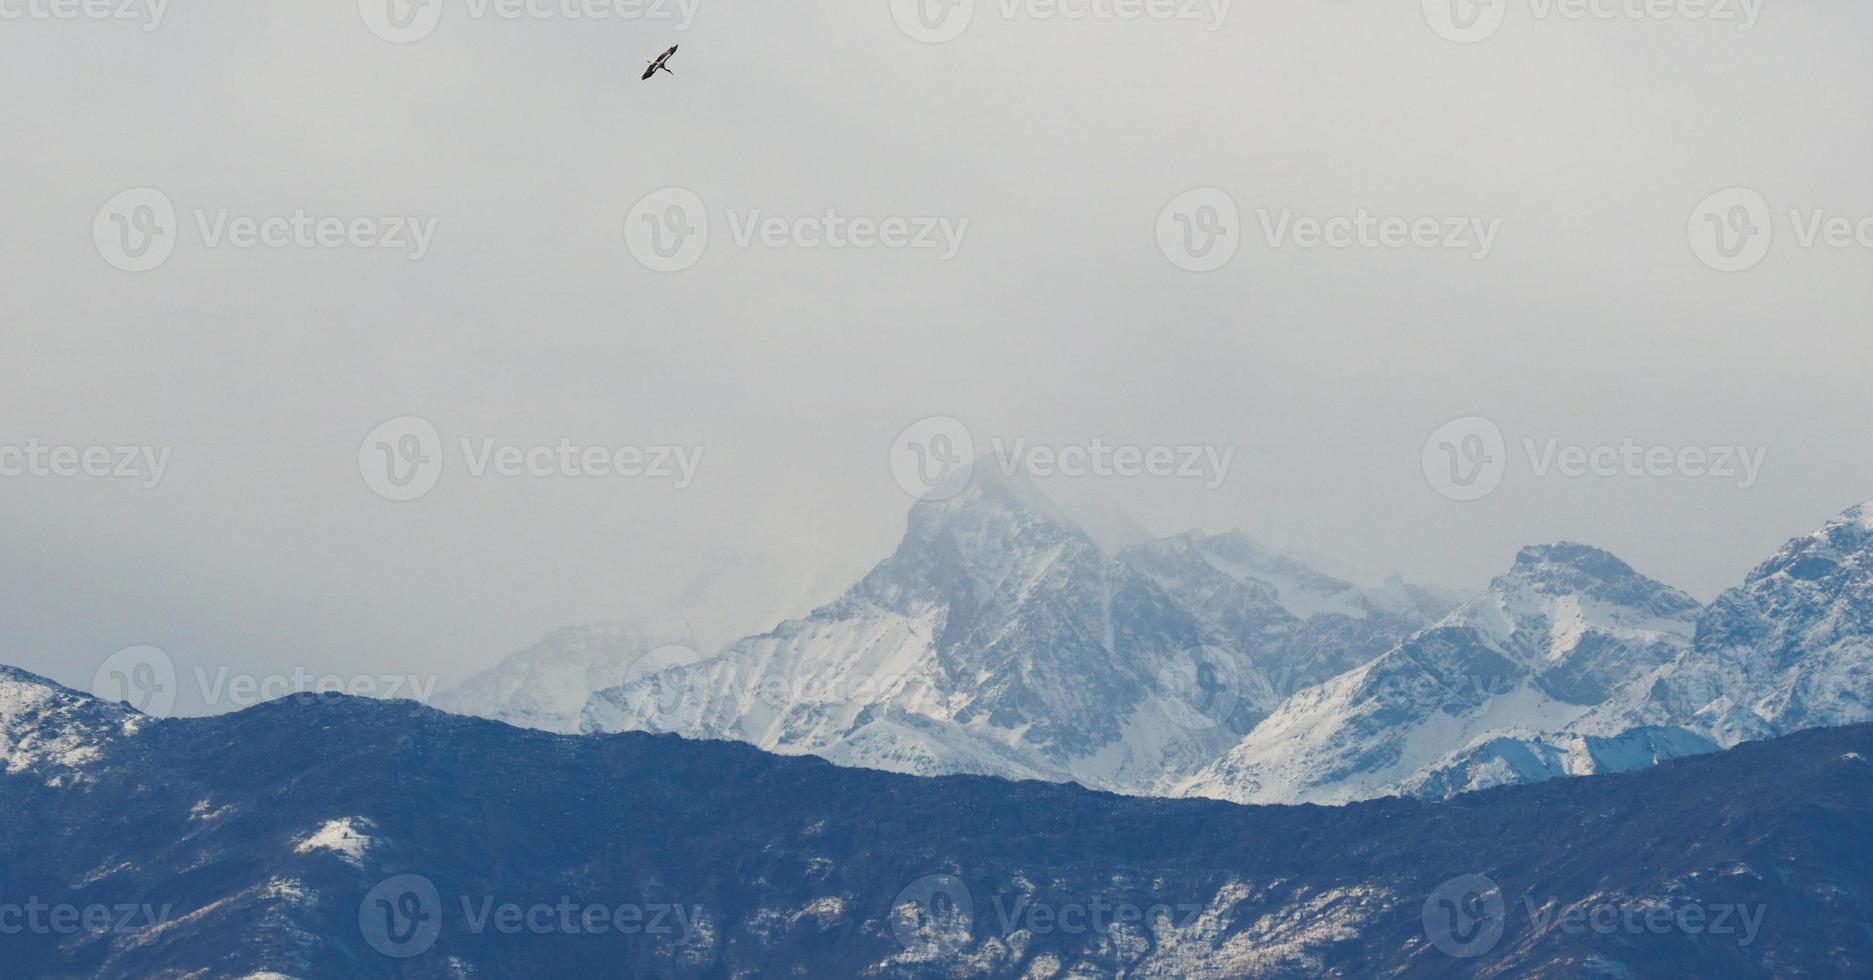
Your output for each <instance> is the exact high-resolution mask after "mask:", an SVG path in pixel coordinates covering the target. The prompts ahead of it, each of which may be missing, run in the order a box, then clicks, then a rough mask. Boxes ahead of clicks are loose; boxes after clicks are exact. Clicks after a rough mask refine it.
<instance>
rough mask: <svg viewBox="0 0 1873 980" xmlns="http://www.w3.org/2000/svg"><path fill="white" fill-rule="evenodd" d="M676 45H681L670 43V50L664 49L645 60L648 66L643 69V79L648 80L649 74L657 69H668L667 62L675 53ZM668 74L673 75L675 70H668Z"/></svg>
mask: <svg viewBox="0 0 1873 980" xmlns="http://www.w3.org/2000/svg"><path fill="white" fill-rule="evenodd" d="M678 47H681V45H676V44H672V45H670V50H668V51H665V52H664V53H662V54H660V55H658V56H656V57H655V58H652V59H650V61H648V62H646V64H648V65H650V67H649V68H646V69H644V80H645V81H649V80H650V76H652V75H655V74H656V73H657V72H658V71H659V70H662V71H670V66H669V64H668V62H669V60H670V56H671V55H673V54H675V53H676V49H677V48H678ZM670 74H672V75H674V74H676V72H673V71H670Z"/></svg>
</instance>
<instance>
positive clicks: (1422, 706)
mask: <svg viewBox="0 0 1873 980" xmlns="http://www.w3.org/2000/svg"><path fill="white" fill-rule="evenodd" d="M1697 612H1698V605H1697V603H1696V602H1695V601H1694V600H1692V599H1691V598H1690V597H1689V596H1686V595H1685V594H1684V593H1682V592H1678V591H1677V590H1675V589H1671V588H1670V587H1668V586H1665V585H1662V584H1660V583H1658V582H1655V581H1653V580H1651V579H1648V578H1646V577H1645V576H1643V575H1640V574H1639V573H1637V572H1635V571H1633V569H1632V568H1631V567H1630V566H1628V565H1627V564H1625V563H1624V562H1622V561H1620V560H1619V559H1617V558H1615V557H1613V556H1612V555H1611V554H1608V553H1606V552H1604V551H1600V550H1599V549H1595V548H1589V547H1585V546H1582V545H1572V544H1556V545H1547V546H1541V547H1534V548H1527V549H1524V550H1523V551H1522V552H1521V553H1520V554H1519V555H1517V557H1516V561H1515V563H1514V565H1513V566H1512V567H1511V568H1510V569H1509V571H1508V572H1507V573H1505V574H1504V575H1502V576H1499V577H1498V578H1496V579H1495V580H1494V581H1493V582H1491V583H1490V587H1489V589H1488V590H1487V591H1485V592H1484V593H1483V594H1482V595H1480V596H1478V597H1477V598H1476V599H1474V600H1472V601H1471V602H1469V603H1467V604H1465V605H1464V606H1463V607H1462V608H1460V609H1458V610H1457V611H1455V612H1453V613H1452V614H1450V615H1449V616H1448V617H1446V618H1445V619H1443V620H1442V621H1440V622H1438V623H1437V624H1435V625H1433V626H1431V627H1429V628H1427V629H1425V630H1423V631H1421V632H1418V633H1417V634H1415V635H1413V636H1412V637H1411V638H1410V639H1408V640H1406V641H1405V642H1404V643H1402V644H1400V645H1399V646H1397V647H1396V648H1394V649H1392V650H1390V651H1388V652H1386V653H1384V654H1383V655H1381V656H1379V657H1377V658H1376V659H1374V660H1372V661H1371V662H1369V663H1367V664H1364V665H1362V666H1359V667H1356V668H1354V669H1352V670H1349V671H1347V672H1346V673H1344V674H1342V675H1340V676H1338V677H1335V678H1333V679H1332V680H1330V681H1328V682H1327V683H1325V684H1323V685H1320V686H1318V687H1315V688H1310V689H1308V690H1304V691H1301V692H1299V693H1297V694H1295V695H1294V696H1293V697H1291V698H1289V699H1288V700H1287V701H1286V702H1284V703H1283V704H1282V705H1281V706H1280V707H1279V708H1278V709H1277V710H1276V711H1275V712H1274V713H1273V714H1272V715H1270V716H1269V717H1268V718H1267V719H1265V720H1264V721H1262V722H1261V723H1260V724H1258V725H1257V726H1256V727H1255V729H1254V730H1253V731H1251V732H1250V733H1249V734H1248V735H1247V736H1246V737H1245V738H1244V739H1243V740H1242V742H1241V743H1240V744H1239V745H1237V746H1236V747H1235V748H1233V749H1231V750H1230V751H1229V752H1228V754H1226V755H1225V756H1224V757H1223V758H1221V759H1220V760H1218V761H1217V762H1216V763H1215V764H1213V765H1211V766H1210V767H1208V768H1206V769H1205V770H1204V771H1203V772H1202V773H1200V774H1198V775H1197V776H1196V777H1195V778H1194V779H1192V780H1190V781H1189V782H1188V783H1186V784H1184V785H1183V786H1182V787H1181V789H1182V790H1183V791H1184V792H1187V793H1189V794H1192V795H1199V796H1214V797H1218V798H1222V799H1230V800H1236V801H1240V802H1265V801H1276V800H1279V801H1283V802H1292V801H1308V802H1327V803H1338V802H1347V801H1350V800H1357V799H1366V798H1370V797H1373V796H1381V795H1386V794H1388V793H1394V792H1404V791H1408V789H1409V788H1410V787H1412V786H1414V785H1422V784H1425V783H1427V782H1434V781H1437V780H1438V779H1439V778H1440V777H1439V776H1438V775H1437V774H1438V773H1439V771H1440V770H1441V769H1442V768H1443V767H1445V766H1448V765H1450V764H1451V763H1452V760H1453V759H1455V758H1458V757H1460V756H1462V754H1463V753H1464V752H1465V751H1466V750H1468V749H1470V748H1472V747H1474V746H1477V745H1480V744H1486V743H1488V742H1490V741H1491V740H1495V739H1501V738H1504V737H1526V736H1539V735H1542V734H1547V733H1555V732H1562V731H1565V730H1567V728H1568V726H1569V725H1571V724H1573V723H1574V722H1575V721H1577V720H1579V719H1580V718H1582V717H1583V716H1585V715H1586V714H1587V713H1588V712H1589V711H1590V710H1591V708H1592V707H1593V706H1595V705H1597V704H1599V703H1600V702H1601V701H1603V700H1605V699H1606V698H1607V697H1609V696H1610V695H1611V694H1612V693H1613V692H1615V691H1617V690H1619V689H1620V686H1621V685H1622V684H1623V683H1626V682H1627V681H1628V680H1629V679H1631V678H1637V677H1642V676H1644V675H1645V674H1646V673H1647V672H1648V671H1650V670H1651V669H1653V668H1656V667H1657V666H1659V665H1661V664H1663V663H1665V662H1667V661H1668V660H1670V659H1671V658H1672V657H1673V656H1675V655H1676V654H1677V653H1678V652H1679V651H1681V650H1683V649H1684V648H1685V647H1686V646H1688V644H1689V642H1690V638H1691V634H1692V629H1693V622H1694V619H1695V616H1696V615H1697ZM1442 778H1443V779H1444V781H1448V777H1442Z"/></svg>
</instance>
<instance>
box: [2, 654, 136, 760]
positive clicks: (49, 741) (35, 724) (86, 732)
mask: <svg viewBox="0 0 1873 980" xmlns="http://www.w3.org/2000/svg"><path fill="white" fill-rule="evenodd" d="M146 720H147V719H146V718H145V716H143V715H141V714H139V713H138V712H137V711H136V710H135V709H133V708H131V707H129V706H128V705H123V704H110V703H108V702H105V701H102V700H99V699H98V698H95V697H92V696H91V695H89V694H83V693H80V692H78V691H73V690H71V689H69V688H66V687H63V686H61V685H59V684H58V683H56V682H54V681H51V680H47V679H46V678H44V677H40V676H38V675H37V674H30V673H27V672H26V671H23V670H19V669H17V668H13V667H4V666H0V773H4V774H5V775H17V774H20V773H29V774H32V775H34V776H36V777H39V778H42V779H44V780H45V781H46V782H47V783H48V784H49V785H63V784H65V783H66V782H67V781H69V780H70V779H72V778H75V777H77V776H79V775H81V772H82V770H83V768H84V767H85V766H86V765H88V764H89V763H91V762H92V761H93V760H95V759H96V758H97V757H98V755H99V751H100V749H99V747H100V745H101V744H102V743H103V742H105V741H107V740H109V739H111V738H115V737H117V736H118V735H126V734H133V733H134V732H135V731H136V729H137V727H138V726H139V725H140V724H142V723H143V722H144V721H146Z"/></svg>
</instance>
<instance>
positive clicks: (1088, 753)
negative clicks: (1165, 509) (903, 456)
mask: <svg viewBox="0 0 1873 980" xmlns="http://www.w3.org/2000/svg"><path fill="white" fill-rule="evenodd" d="M1447 608H1448V607H1447V606H1446V605H1444V604H1443V601H1442V600H1441V599H1440V597H1438V596H1436V595H1435V594H1433V593H1431V592H1428V591H1426V590H1419V589H1412V588H1410V587H1407V586H1404V585H1403V584H1402V583H1393V584H1391V585H1389V586H1388V587H1387V588H1385V589H1382V590H1370V591H1368V590H1361V589H1357V588H1355V587H1353V586H1351V585H1349V584H1347V583H1344V582H1340V581H1337V580H1334V579H1331V578H1329V577H1327V576H1324V575H1320V574H1318V573H1315V572H1312V571H1311V570H1308V569H1306V568H1305V567H1303V566H1301V565H1299V564H1298V563H1295V562H1293V561H1291V560H1287V559H1282V558H1280V557H1279V556H1275V555H1272V554H1269V553H1266V552H1263V551H1261V550H1260V549H1258V548H1256V547H1255V546H1254V545H1253V543H1252V542H1250V541H1248V540H1247V539H1246V538H1244V537H1241V536H1239V535H1232V536H1222V537H1217V538H1198V537H1184V538H1178V539H1170V540H1166V541H1163V542H1155V543H1152V544H1148V545H1143V546H1138V547H1133V548H1128V549H1126V550H1124V551H1122V552H1121V553H1120V554H1119V555H1118V556H1116V557H1115V556H1112V555H1108V554H1106V553H1105V552H1104V551H1103V550H1102V549H1101V548H1100V547H1099V546H1098V545H1097V544H1096V543H1095V542H1094V541H1093V540H1092V539H1091V538H1090V537H1089V536H1088V535H1086V534H1085V533H1084V532H1083V531H1081V530H1080V528H1079V527H1077V526H1076V525H1075V524H1074V522H1073V521H1072V520H1071V519H1069V518H1068V517H1067V516H1066V515H1065V514H1064V513H1063V512H1062V511H1061V510H1060V509H1059V508H1058V507H1056V506H1055V505H1054V504H1053V502H1052V501H1051V500H1049V499H1048V498H1047V497H1046V496H1045V495H1044V494H1043V493H1042V492H1041V491H1040V490H1039V489H1038V488H1036V487H1035V486H1034V485H1033V483H1032V482H1031V481H1029V480H1026V479H1024V478H1022V477H1019V476H1012V477H1011V476H1004V475H1001V474H998V473H995V472H993V471H991V470H986V469H985V470H982V471H979V472H978V473H976V474H975V476H974V478H973V479H971V480H970V482H969V485H968V487H967V488H966V489H964V490H963V491H962V492H960V493H958V494H955V495H953V496H944V497H943V499H926V500H923V501H920V502H918V503H917V504H916V505H915V506H914V507H913V508H912V510H911V514H910V519H909V525H908V530H907V532H906V534H905V536H904V539H903V541H902V543H901V544H900V545H899V547H898V549H897V551H896V553H895V554H893V555H892V556H891V557H890V558H888V559H886V560H885V561H884V562H882V563H880V564H879V565H878V566H877V567H876V568H874V569H873V570H872V571H871V572H870V573H869V574H868V575H866V576H865V578H864V579H863V580H861V581H860V582H859V583H858V584H857V585H856V586H854V587H853V588H852V590H851V591H849V592H848V593H847V594H846V595H845V596H843V597H841V598H840V599H839V600H837V601H836V602H834V603H832V604H830V605H827V606H825V607H822V608H820V609H818V610H816V611H814V612H813V613H812V614H811V615H810V616H807V617H804V618H801V619H796V620H791V621H788V622H785V623H783V624H781V625H780V626H779V627H778V628H776V629H775V630H773V631H771V632H769V633H766V634H764V635H761V636H756V637H751V638H749V639H747V640H743V641H741V642H739V643H737V644H734V645H733V646H731V647H730V648H729V649H728V650H727V651H726V652H725V653H724V654H723V655H722V656H720V657H717V658H714V659H711V660H707V661H704V662H702V663H698V664H694V665H690V666H686V667H681V668H677V669H674V670H669V671H663V672H660V673H657V674H655V675H652V676H648V677H643V678H639V679H637V680H635V681H633V682H631V683H628V684H625V685H621V686H619V687H615V688H612V689H610V690H606V691H601V692H599V693H597V694H596V695H594V696H593V698H592V699H591V701H590V702H589V703H588V704H587V705H586V708H585V712H584V718H583V728H584V730H586V731H592V732H606V731H653V732H672V733H676V734H681V735H687V736H691V737H701V738H725V739H733V740H737V741H746V742H749V743H751V744H754V745H757V746H760V747H762V748H765V749H768V750H770V751H776V752H782V753H790V754H798V753H810V754H815V755H820V756H823V757H825V758H827V759H830V760H832V761H834V762H839V763H842V764H847V765H858V766H866V767H871V768H879V769H887V770H893V771H899V772H908V773H916V774H923V775H933V774H943V773H981V774H992V775H1002V776H1009V777H1013V778H1038V779H1049V780H1058V781H1074V782H1079V783H1082V784H1084V785H1087V786H1092V787H1097V788H1104V789H1112V790H1117V791H1121V792H1133V793H1150V792H1158V791H1162V790H1163V789H1164V788H1165V787H1167V786H1169V785H1171V784H1172V783H1174V782H1175V781H1176V780H1178V779H1180V778H1182V777H1184V776H1187V775H1189V774H1190V773H1193V772H1194V771H1196V769H1197V768H1198V767H1200V766H1202V765H1204V764H1205V763H1207V762H1209V761H1211V760H1213V759H1214V758H1216V756H1217V755H1219V754H1220V753H1222V752H1223V751H1224V750H1226V749H1227V748H1228V747H1229V746H1230V745H1232V744H1234V743H1235V742H1236V741H1237V740H1238V739H1240V738H1241V737H1242V736H1243V735H1244V734H1246V733H1247V732H1248V731H1250V730H1251V729H1252V728H1253V726H1254V725H1255V723H1256V722H1257V721H1259V720H1260V719H1261V718H1263V717H1265V716H1266V715H1267V714H1268V712H1270V711H1271V710H1273V709H1274V708H1275V707H1276V706H1277V705H1278V704H1280V703H1281V700H1282V697H1283V696H1284V695H1285V694H1286V693H1287V692H1288V691H1289V690H1292V689H1293V688H1294V687H1295V686H1296V684H1297V679H1300V678H1305V679H1306V681H1305V682H1306V683H1313V682H1314V681H1315V680H1317V679H1324V677H1325V676H1330V674H1331V673H1333V672H1337V671H1338V670H1339V669H1342V668H1343V666H1344V665H1345V664H1351V663H1360V662H1363V661H1365V660H1368V659H1370V658H1371V657H1373V656H1376V655H1377V654H1378V653H1380V652H1382V651H1383V650H1385V649H1386V648H1387V647H1390V646H1392V645H1393V644H1395V643H1397V642H1398V640H1400V639H1401V638H1403V637H1404V636H1406V635H1408V634H1409V633H1410V632H1411V631H1412V630H1413V629H1415V628H1416V627H1418V626H1421V625H1423V624H1424V623H1425V622H1428V621H1430V620H1433V619H1435V618H1436V617H1437V616H1438V615H1441V614H1442V613H1443V612H1444V611H1447Z"/></svg>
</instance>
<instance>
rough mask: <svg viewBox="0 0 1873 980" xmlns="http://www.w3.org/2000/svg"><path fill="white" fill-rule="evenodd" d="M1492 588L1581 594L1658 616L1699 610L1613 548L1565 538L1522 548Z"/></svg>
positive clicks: (1572, 594)
mask: <svg viewBox="0 0 1873 980" xmlns="http://www.w3.org/2000/svg"><path fill="white" fill-rule="evenodd" d="M1491 588H1492V590H1495V591H1503V592H1508V591H1510V590H1512V589H1522V590H1525V591H1527V592H1530V593H1533V594H1537V595H1542V596H1578V597H1580V598H1582V599H1586V600H1591V601H1594V602H1597V603H1603V604H1605V605H1608V606H1616V607H1622V608H1625V609H1629V610H1635V611H1642V612H1646V613H1649V614H1652V615H1657V616H1671V617H1677V616H1682V615H1683V614H1684V613H1686V612H1691V611H1695V610H1696V609H1697V608H1698V602H1697V600H1696V599H1693V598H1691V597H1690V596H1689V595H1686V594H1685V593H1683V592H1680V591H1679V590H1677V589H1674V588H1672V587H1670V586H1668V585H1665V584H1663V583H1661V582H1658V581H1655V580H1653V579H1650V578H1647V577H1646V576H1644V575H1642V574H1640V573H1639V572H1637V571H1635V570H1634V569H1633V567H1632V566H1631V565H1628V564H1626V563H1625V562H1624V561H1621V560H1620V559H1619V558H1618V557H1616V556H1614V555H1613V554H1612V553H1611V552H1609V551H1605V550H1602V549H1600V548H1595V547H1592V546H1591V545H1584V544H1574V543H1572V542H1565V541H1564V542H1559V543H1556V544H1544V545H1531V546H1529V547H1527V548H1523V549H1522V550H1521V551H1520V552H1518V553H1517V554H1516V556H1515V564H1514V565H1513V566H1512V567H1511V568H1510V570H1509V573H1508V574H1507V575H1505V576H1503V577H1501V578H1499V579H1497V580H1496V582H1495V583H1492V585H1491Z"/></svg>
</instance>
